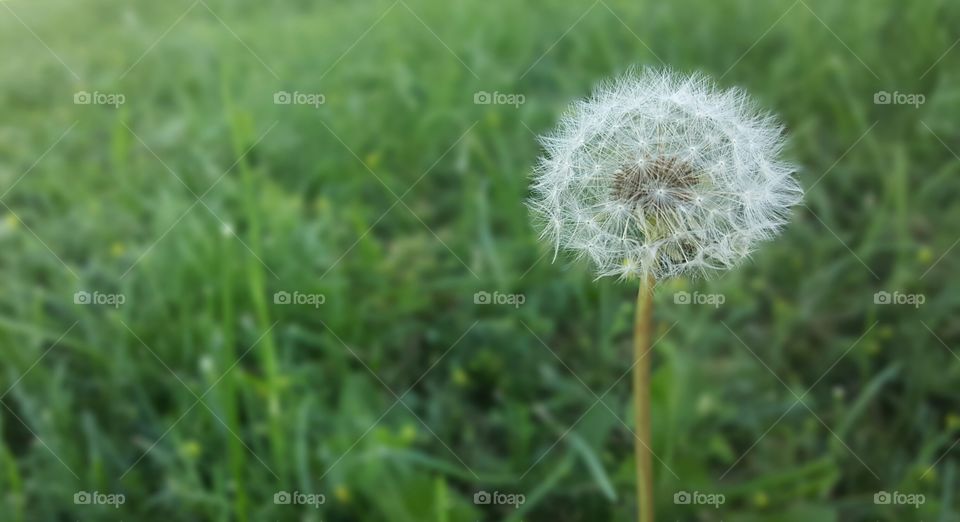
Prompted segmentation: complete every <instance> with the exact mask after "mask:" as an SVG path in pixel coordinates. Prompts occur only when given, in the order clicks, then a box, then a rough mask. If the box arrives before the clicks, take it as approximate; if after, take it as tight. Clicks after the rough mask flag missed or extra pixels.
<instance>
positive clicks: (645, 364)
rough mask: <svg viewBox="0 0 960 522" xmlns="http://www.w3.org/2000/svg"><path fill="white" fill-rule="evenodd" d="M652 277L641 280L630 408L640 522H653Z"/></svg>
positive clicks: (635, 328) (635, 329)
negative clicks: (633, 426)
mask: <svg viewBox="0 0 960 522" xmlns="http://www.w3.org/2000/svg"><path fill="white" fill-rule="evenodd" d="M653 287H654V279H653V276H652V275H646V276H643V277H642V278H641V280H640V291H639V292H638V293H637V310H636V315H635V317H634V324H633V354H634V367H633V405H634V418H635V420H636V426H635V429H636V433H635V437H636V442H635V444H634V449H635V451H636V461H637V462H636V465H637V513H638V520H639V521H640V522H653V465H652V462H651V460H652V459H651V457H652V446H653V442H652V441H651V440H650V359H651V358H653V355H652V354H651V353H650V352H651V350H652V349H651V347H650V333H651V331H650V330H651V315H652V312H653Z"/></svg>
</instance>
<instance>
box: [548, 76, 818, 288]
mask: <svg viewBox="0 0 960 522" xmlns="http://www.w3.org/2000/svg"><path fill="white" fill-rule="evenodd" d="M783 139H784V138H783V129H782V127H781V126H780V124H779V123H777V121H776V120H775V119H774V118H773V117H772V116H770V115H769V114H766V113H763V112H761V111H759V110H757V109H756V108H755V107H754V104H753V102H752V101H751V100H750V99H749V97H748V96H747V94H746V93H745V92H744V91H742V90H739V89H729V90H721V89H719V88H718V87H716V85H715V84H714V83H713V82H712V81H711V80H709V79H708V78H707V77H705V76H703V75H699V74H695V75H691V76H685V75H680V74H677V73H673V72H671V71H668V70H651V69H643V70H634V71H631V72H629V73H627V74H626V75H624V76H622V77H620V78H618V79H616V80H614V81H612V82H609V83H605V84H603V85H601V86H600V87H599V88H598V89H597V90H596V91H595V92H594V93H593V95H592V96H591V97H590V98H588V99H585V100H581V101H578V102H576V103H575V104H574V105H573V106H572V107H571V108H570V110H568V112H567V113H566V114H565V115H564V116H563V117H562V118H561V120H560V122H559V124H558V126H557V128H556V129H555V130H554V131H553V132H551V133H550V134H548V135H546V136H544V137H542V138H541V142H542V144H543V146H544V149H545V153H544V155H543V156H542V157H541V158H540V162H539V164H538V165H537V167H536V169H535V172H534V178H533V182H532V185H531V190H532V197H531V199H530V201H529V206H530V208H531V210H532V212H533V214H534V216H535V217H536V218H537V221H538V222H539V224H540V226H541V228H542V234H541V239H549V240H551V241H552V242H553V243H554V248H555V252H556V251H560V250H565V251H570V252H573V253H574V254H576V255H577V256H578V257H583V258H588V259H590V260H591V261H592V262H593V264H594V265H595V267H596V269H597V273H598V276H600V277H604V276H617V277H621V278H628V277H635V276H643V275H647V274H649V275H652V276H654V277H655V278H657V279H663V278H669V277H673V276H680V275H683V276H700V275H706V274H708V273H710V272H712V271H715V270H725V269H729V268H731V267H733V266H735V265H736V264H737V263H739V262H740V261H742V260H743V259H744V258H745V257H747V256H749V255H750V253H751V251H752V250H753V249H754V248H755V245H756V244H757V243H758V242H760V241H763V240H766V239H769V238H771V237H773V236H774V235H775V234H776V233H777V231H779V229H780V228H781V227H782V226H783V225H784V224H785V223H786V221H787V219H788V217H789V211H790V208H791V207H792V206H793V205H796V204H797V203H798V202H799V201H800V197H801V190H800V186H799V185H798V184H797V181H796V179H795V177H794V173H795V172H796V168H795V167H794V166H793V165H791V164H789V163H786V162H784V161H782V160H780V159H779V155H780V153H781V151H782V149H783Z"/></svg>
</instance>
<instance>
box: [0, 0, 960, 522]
mask: <svg viewBox="0 0 960 522" xmlns="http://www.w3.org/2000/svg"><path fill="white" fill-rule="evenodd" d="M957 27H960V5H957V4H956V3H951V2H948V1H947V0H927V1H925V2H894V1H892V0H889V1H887V0H884V1H879V0H877V1H872V2H867V1H858V2H834V1H830V0H797V1H796V2H791V0H785V1H770V2H756V1H750V0H731V1H724V2H703V1H701V0H696V1H695V0H677V1H672V2H653V1H632V2H628V1H625V0H622V1H621V0H598V1H596V2H593V3H591V2H590V1H586V2H559V1H556V2H545V3H533V2H525V1H511V0H493V1H480V0H469V1H462V2H439V1H428V0H398V1H396V2H392V1H389V0H387V1H373V2H339V1H337V2H333V1H331V2H324V3H314V2H307V1H305V0H299V1H288V2H282V3H269V2H253V1H248V0H236V1H222V0H197V1H193V0H174V1H171V2H150V3H148V2H135V3H134V2H130V3H127V2H116V1H99V0H97V1H88V2H66V1H48V0H39V1H37V2H27V1H25V0H7V1H0V43H2V45H3V48H4V49H5V53H4V60H3V61H2V62H0V71H2V73H0V108H2V111H3V112H2V114H3V116H2V118H0V202H2V205H0V274H2V278H0V360H2V361H3V362H2V366H0V368H2V372H0V393H2V395H0V403H2V406H3V408H0V433H2V438H0V491H2V492H3V495H0V512H2V513H3V516H2V518H3V520H10V521H67V520H71V521H73V520H81V521H89V520H116V521H119V520H126V521H130V520H136V521H152V520H157V521H160V520H211V521H228V520H237V521H268V520H269V521H275V520H283V521H287V520H290V521H293V520H302V521H320V520H324V521H353V520H358V521H368V520H369V521H380V520H390V521H396V522H404V521H411V522H412V521H417V522H422V521H436V522H448V521H449V522H459V521H474V520H506V521H520V520H524V521H560V522H562V521H608V520H609V521H629V520H633V517H634V513H635V509H636V506H635V498H634V496H633V492H634V474H633V473H634V471H633V452H632V448H633V435H632V433H631V431H630V430H631V428H632V425H633V421H632V419H631V414H630V412H631V405H630V399H629V397H630V379H629V376H628V375H626V372H627V371H628V368H629V366H630V363H631V351H630V332H631V324H630V321H631V318H632V315H631V314H632V310H633V297H634V295H635V292H636V289H635V286H634V285H632V284H629V283H617V282H614V281H607V280H602V281H594V277H593V274H592V273H591V272H590V268H589V267H588V266H586V265H584V264H580V263H573V262H570V260H569V259H565V258H563V257H561V258H560V259H558V260H557V262H555V263H551V259H552V251H551V250H550V249H549V247H548V246H546V245H542V244H539V243H538V241H537V237H536V232H535V230H534V229H533V228H532V227H531V225H530V223H529V216H528V214H527V211H526V209H525V207H524V205H523V201H524V199H525V197H526V196H527V184H528V176H529V172H530V169H531V166H532V165H533V164H534V162H535V160H536V158H537V156H538V154H539V153H540V149H539V146H538V144H537V141H536V135H537V134H539V133H541V132H544V131H546V130H548V129H549V128H550V127H551V126H552V125H553V124H554V122H556V120H557V118H558V115H559V114H560V112H561V111H562V110H563V109H564V108H565V106H566V105H567V104H568V103H569V102H570V101H571V100H573V99H576V98H578V97H582V96H585V95H587V94H588V93H589V92H590V90H591V88H592V86H593V85H594V84H595V83H596V82H597V81H599V80H601V79H603V78H606V77H609V76H611V75H615V74H617V73H619V72H622V71H624V70H626V69H627V68H629V67H630V66H632V65H638V64H639V65H650V66H659V65H662V64H666V65H669V66H671V67H674V68H676V69H679V70H683V71H696V70H699V71H703V72H705V73H708V74H710V75H712V76H714V77H715V78H717V79H718V82H719V83H720V84H721V85H723V86H742V87H744V88H746V89H748V90H750V91H751V92H752V93H753V94H754V95H755V96H756V97H757V99H758V100H759V101H760V102H761V103H762V104H763V105H764V106H766V107H769V108H771V109H773V110H774V111H775V112H777V113H779V114H780V116H781V117H782V119H783V121H784V123H785V125H786V127H787V129H788V132H789V133H790V135H791V147H790V150H789V151H788V157H789V159H791V160H792V161H795V162H797V163H798V164H800V165H802V166H803V169H802V171H801V173H800V179H801V184H802V185H803V187H804V188H805V190H806V191H807V193H806V196H805V201H804V205H803V206H801V207H799V208H798V209H797V211H796V215H795V218H794V220H793V223H792V224H791V226H790V227H789V228H788V229H787V230H786V231H785V233H784V234H783V236H782V237H781V238H779V239H778V240H777V241H775V242H773V243H770V244H768V245H765V246H764V247H763V248H762V249H761V250H760V252H759V253H758V254H757V255H756V256H755V257H754V258H753V259H752V260H751V261H750V262H749V263H747V264H746V265H744V266H743V267H741V268H740V269H738V270H736V271H734V272H731V273H729V274H725V275H723V276H722V277H718V278H716V279H714V280H711V281H686V280H677V281H671V282H669V283H666V284H664V285H661V287H660V289H659V291H658V295H657V298H656V308H655V312H654V313H655V321H656V328H657V334H656V337H659V338H660V340H659V342H658V343H657V345H656V349H655V362H654V389H653V402H654V404H653V408H654V419H653V431H654V434H653V435H654V448H653V449H654V451H655V452H656V455H657V461H656V462H655V469H654V472H655V475H656V495H657V510H658V513H659V515H660V520H671V521H673V520H683V521H694V520H697V521H719V520H725V521H748V522H749V521H777V522H784V521H785V522H791V521H798V522H799V521H804V522H807V521H817V522H832V521H841V520H842V521H844V522H846V521H867V520H870V521H879V520H882V521H897V522H903V521H920V520H923V521H938V522H949V521H958V520H960V501H958V499H957V492H958V491H960V478H958V476H957V475H958V453H957V452H958V451H960V449H958V447H955V445H956V441H957V440H958V437H960V391H958V389H960V388H958V383H960V360H958V359H960V356H958V353H960V342H958V341H960V321H958V319H957V317H956V313H955V311H956V310H957V307H958V306H960V285H958V284H957V280H956V279H951V274H955V273H956V271H957V270H958V269H960V261H958V260H960V248H956V249H954V247H955V246H956V245H957V241H958V238H960V205H958V204H957V203H956V200H955V198H956V194H957V191H958V190H960V158H958V157H957V155H956V154H955V153H960V123H958V120H957V117H956V116H957V111H958V108H960V73H958V71H960V68H958V66H960V45H957V44H956V43H955V42H956V40H957V38H958V37H960V34H958V32H957V29H956V28H957ZM951 28H952V29H951ZM951 46H956V47H951ZM883 92H887V93H890V100H892V101H893V102H894V103H890V104H884V103H876V102H877V101H879V102H883V101H885V99H884V98H883V96H882V93H883ZM484 93H488V94H490V97H489V99H491V100H494V101H497V102H516V103H513V104H509V103H495V104H484V103H477V102H482V101H484V100H485V99H486V98H485V95H484ZM494 93H496V95H494ZM878 93H880V97H879V98H878V99H876V100H875V96H877V95H878ZM894 93H896V96H894ZM286 94H289V98H287V97H286ZM916 94H922V95H923V103H922V104H917V105H910V104H906V103H900V102H904V101H906V100H907V98H906V97H905V96H906V95H916ZM912 99H913V100H916V99H917V98H916V97H914V98H912ZM121 101H122V103H120V102H121ZM286 101H292V102H293V103H284V102H286ZM85 102H90V103H85ZM320 102H322V103H320ZM520 102H522V103H520ZM951 149H952V151H951ZM78 292H80V293H78ZM481 292H486V293H488V294H490V296H491V299H493V298H495V297H504V296H507V297H510V296H520V297H517V298H516V299H513V301H518V300H522V301H523V302H522V304H520V303H516V304H477V303H476V301H475V297H477V296H478V293H481ZM678 292H688V293H690V294H691V295H704V294H706V295H712V294H719V295H722V296H723V299H724V302H723V304H722V305H720V306H716V307H714V306H707V305H683V304H679V303H677V302H676V301H677V299H676V296H677V295H680V294H678ZM695 292H696V293H697V294H694V293H695ZM877 292H887V293H889V294H890V296H891V300H892V301H898V300H899V301H898V302H901V303H905V301H904V300H906V301H911V300H912V301H911V302H913V301H920V300H922V301H923V302H922V304H917V305H914V304H897V303H896V302H894V303H891V304H884V303H882V302H881V303H879V304H878V303H877V301H876V300H875V294H876V293H877ZM882 295H885V294H881V296H882ZM479 296H483V294H479ZM288 298H289V299H288ZM284 492H288V493H290V494H291V496H290V497H284ZM294 492H296V493H297V494H296V495H294ZM482 492H487V493H490V494H493V493H494V492H496V493H498V494H497V495H496V496H495V497H494V499H495V500H494V502H492V503H490V504H484V503H482V502H481V503H478V502H476V501H475V500H483V498H482V496H483V493H482ZM683 492H687V493H691V494H693V493H694V492H696V493H698V494H699V495H697V496H695V497H691V498H694V499H695V500H694V502H693V503H691V504H685V503H682V496H683ZM882 492H889V493H891V494H893V493H894V492H897V493H898V494H899V495H893V496H891V497H890V498H891V499H892V502H891V504H883V503H882V502H879V503H878V501H877V498H875V497H876V496H877V495H881V497H879V500H881V501H882V494H883V493H882ZM94 493H96V494H94ZM85 494H89V496H85ZM120 495H122V497H121V496H120ZM477 495H479V497H477ZM676 495H680V496H679V497H677V498H676V500H675V496H676ZM920 495H922V497H920ZM475 497H476V498H475ZM705 498H712V499H713V500H714V504H719V501H718V500H717V499H722V501H723V502H722V504H719V505H717V506H715V505H709V504H704V503H703V501H704V499H705ZM920 498H922V503H920V504H919V505H914V504H909V503H908V504H906V505H904V502H914V501H916V502H919V501H918V500H917V499H920ZM286 499H290V500H291V504H289V505H288V504H285V503H283V502H284V500H286ZM910 499H913V501H911V500H910ZM121 500H122V504H120V502H121ZM521 500H522V503H521ZM87 501H89V502H87ZM321 501H322V503H321ZM304 504H306V505H304ZM311 504H312V505H311Z"/></svg>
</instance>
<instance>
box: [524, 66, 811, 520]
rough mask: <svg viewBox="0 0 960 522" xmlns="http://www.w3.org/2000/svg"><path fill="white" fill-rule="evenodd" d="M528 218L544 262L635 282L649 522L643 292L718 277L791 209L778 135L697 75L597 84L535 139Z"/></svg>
mask: <svg viewBox="0 0 960 522" xmlns="http://www.w3.org/2000/svg"><path fill="white" fill-rule="evenodd" d="M541 141H542V143H543V146H544V148H545V154H544V156H543V157H542V158H541V159H540V162H539V164H538V165H537V167H536V169H535V172H534V180H533V183H532V187H531V191H532V197H531V199H530V201H529V207H530V209H531V211H532V213H533V215H534V217H535V219H536V221H537V222H538V224H539V226H540V228H541V231H542V235H541V239H546V240H549V241H550V242H551V243H552V244H553V246H554V258H555V259H556V256H557V254H558V253H559V252H560V251H561V250H564V251H569V252H572V253H573V254H575V255H576V256H577V257H578V258H585V259H588V260H590V261H591V262H592V264H593V266H594V267H595V269H596V273H597V276H598V278H600V277H607V276H614V277H618V278H620V279H638V280H639V281H640V293H639V295H638V299H637V304H638V305H637V312H636V322H635V329H634V350H635V357H636V361H635V365H634V394H635V396H634V402H635V408H636V411H635V415H636V422H637V440H636V450H637V472H638V475H637V484H638V503H639V506H640V520H641V521H643V522H649V521H651V520H652V519H653V509H652V483H651V476H652V472H651V462H650V443H649V441H650V411H649V371H650V369H649V366H650V361H649V358H648V357H647V352H648V351H649V349H650V348H649V344H650V321H651V303H652V292H653V286H654V284H655V282H656V281H659V280H663V279H667V278H670V277H675V276H689V277H698V276H705V275H708V274H711V273H715V272H716V271H720V270H727V269H730V268H732V267H734V266H736V265H737V264H738V263H739V262H741V261H742V260H744V259H745V258H746V257H748V256H749V255H750V253H751V252H752V251H753V250H754V249H755V248H756V246H757V244H758V243H760V242H761V241H763V240H767V239H770V238H772V237H773V236H774V235H776V233H777V232H778V231H779V230H780V229H781V228H782V227H783V226H784V225H785V224H786V222H787V219H788V217H789V213H790V208H791V207H792V206H794V205H795V204H797V203H798V202H799V201H800V197H801V189H800V186H799V185H798V183H797V181H796V179H795V178H794V173H795V171H796V168H795V167H794V166H793V165H791V164H789V163H787V162H784V161H783V160H781V159H780V155H781V152H782V149H783V146H784V135H783V129H782V127H781V126H780V125H779V124H778V123H777V121H776V119H775V118H774V117H773V116H772V115H770V114H769V113H766V112H763V111H760V110H758V109H757V108H756V107H755V105H754V103H753V102H752V101H751V100H750V98H749V97H748V96H747V94H746V93H745V92H744V91H742V90H739V89H728V90H723V89H720V88H718V87H717V86H716V85H715V84H714V83H713V82H712V81H711V80H710V79H709V78H707V77H706V76H703V75H699V74H695V75H690V76H686V75H680V74H677V73H674V72H671V71H669V70H650V69H644V70H633V71H631V72H629V73H627V74H626V75H624V76H622V77H620V78H619V79H616V80H614V81H612V82H608V83H605V84H602V85H601V86H600V87H599V88H598V89H597V90H596V91H595V92H594V94H593V95H592V96H591V97H590V98H588V99H586V100H581V101H579V102H577V103H576V104H574V105H573V107H571V109H570V110H569V111H568V112H567V113H566V114H565V115H564V116H563V117H562V118H561V120H560V123H559V125H558V126H557V128H556V130H554V131H553V132H552V133H550V134H548V135H546V136H545V137H543V138H542V140H541Z"/></svg>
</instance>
